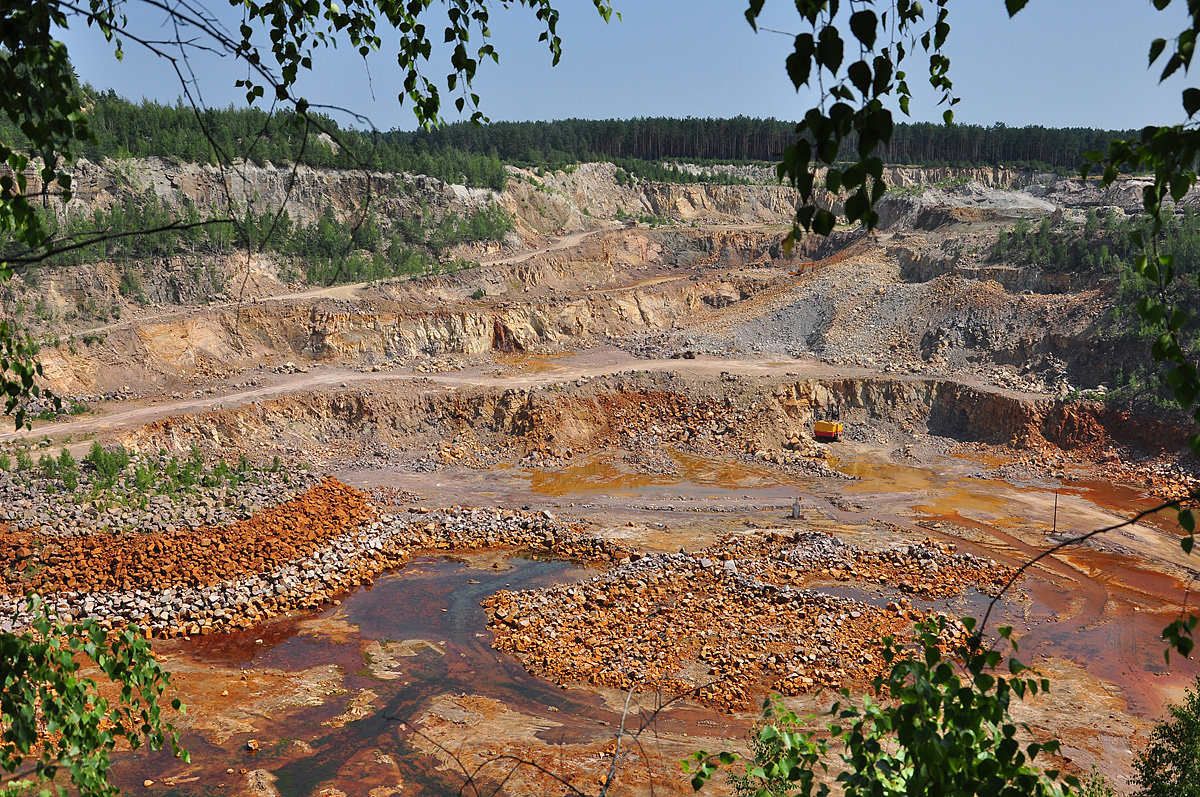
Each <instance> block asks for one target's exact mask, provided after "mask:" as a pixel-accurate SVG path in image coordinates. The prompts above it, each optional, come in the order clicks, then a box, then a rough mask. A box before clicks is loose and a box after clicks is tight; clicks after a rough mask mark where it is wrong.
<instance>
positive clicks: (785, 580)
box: [484, 532, 1014, 711]
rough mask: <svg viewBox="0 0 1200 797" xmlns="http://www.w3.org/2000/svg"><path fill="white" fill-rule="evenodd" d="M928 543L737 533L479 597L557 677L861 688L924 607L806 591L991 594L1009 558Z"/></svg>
mask: <svg viewBox="0 0 1200 797" xmlns="http://www.w3.org/2000/svg"><path fill="white" fill-rule="evenodd" d="M949 548H950V546H938V545H936V544H933V543H931V542H929V541H926V542H925V543H923V544H922V545H911V546H907V547H904V548H899V549H894V550H889V551H881V552H873V551H866V550H862V549H858V548H855V547H853V546H850V545H847V544H845V543H843V542H841V541H840V540H838V539H836V538H834V537H830V536H829V535H825V534H820V533H813V532H799V533H795V534H791V533H788V534H781V533H768V534H766V535H764V536H757V535H756V536H750V535H739V536H738V537H736V538H732V537H731V538H729V539H726V540H723V541H722V542H720V543H718V545H716V546H714V547H713V548H710V549H706V550H705V551H702V552H699V553H696V554H687V553H677V554H656V555H652V556H647V557H638V558H636V559H635V558H631V560H630V561H629V562H628V563H623V564H620V565H619V566H618V567H616V568H615V569H614V570H612V571H610V572H608V573H606V574H604V575H601V576H597V577H596V578H594V579H592V580H591V581H588V582H585V583H583V584H577V585H571V586H555V587H551V588H549V589H545V590H538V591H526V592H515V593H514V592H502V593H498V594H497V595H494V596H492V597H491V598H489V599H488V600H487V601H485V602H484V606H485V607H486V608H487V610H488V612H489V615H490V627H491V628H492V630H493V632H494V633H495V637H496V638H495V643H494V644H495V646H496V647H497V648H499V649H500V650H505V651H509V652H511V653H513V654H515V655H516V656H518V657H519V658H520V659H521V661H522V662H524V663H525V665H526V666H527V667H529V668H530V669H531V670H533V671H534V672H536V673H537V674H539V675H542V676H545V677H547V678H550V679H552V680H554V681H555V682H557V683H559V684H560V685H562V686H564V687H566V686H569V685H574V684H580V685H582V684H589V685H594V686H604V687H611V688H615V689H622V690H626V689H629V688H631V687H633V686H635V685H638V684H645V683H654V684H656V685H657V686H659V687H660V688H661V689H663V690H664V691H665V692H667V693H674V694H684V693H689V692H690V693H693V694H694V695H695V696H696V697H697V699H699V700H700V701H701V702H703V703H706V704H708V705H711V706H714V707H717V708H720V709H724V710H730V711H732V710H739V709H746V708H749V707H751V706H752V705H753V704H754V702H755V701H756V700H757V699H759V698H760V697H761V696H762V694H764V693H765V692H766V691H767V690H773V691H777V692H781V693H783V694H787V695H794V694H800V693H803V692H808V691H811V690H814V689H819V688H822V687H832V688H841V687H850V686H859V687H861V686H863V685H864V684H866V683H869V682H870V681H871V679H872V678H873V677H874V676H876V675H878V674H880V673H882V672H883V670H884V668H885V666H886V665H885V662H884V661H883V659H882V657H881V656H880V655H879V650H878V648H879V644H880V640H881V639H882V638H883V637H885V636H889V635H890V636H893V637H894V638H896V639H901V640H902V639H905V638H907V637H908V636H909V635H910V634H911V630H912V626H913V623H914V621H916V620H919V619H923V618H925V617H928V616H929V613H928V612H925V611H921V610H919V609H916V608H914V607H913V606H912V604H911V602H910V601H909V600H908V599H906V598H904V597H900V598H899V599H898V600H892V601H888V602H887V604H886V606H884V607H882V608H881V607H878V606H873V605H870V604H868V603H865V602H863V601H859V600H855V599H852V598H847V597H838V596H833V595H828V594H823V593H821V592H820V591H819V590H816V589H809V588H806V584H808V583H811V582H813V581H818V580H828V579H834V580H837V581H850V580H857V581H861V582H866V583H873V584H884V585H887V586H890V587H894V588H896V589H897V590H899V591H902V592H911V593H914V594H919V595H925V596H938V597H944V596H949V595H956V594H961V593H962V592H964V591H965V590H967V589H970V588H975V589H979V590H981V591H984V592H993V593H994V592H995V591H996V590H998V588H999V586H1000V585H1002V584H1003V583H1004V582H1005V581H1007V579H1008V578H1009V577H1011V575H1012V574H1013V572H1014V571H1013V570H1012V568H1009V567H1006V566H1002V565H998V564H996V563H995V562H992V561H990V560H984V559H979V558H977V557H974V556H970V555H967V554H957V553H954V552H953V551H952V550H950V549H949Z"/></svg>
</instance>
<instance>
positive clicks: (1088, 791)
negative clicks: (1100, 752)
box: [1075, 764, 1121, 797]
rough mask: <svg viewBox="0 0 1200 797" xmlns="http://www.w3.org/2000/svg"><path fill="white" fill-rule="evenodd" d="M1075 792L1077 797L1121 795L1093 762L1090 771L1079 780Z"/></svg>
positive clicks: (1113, 796) (1118, 796)
mask: <svg viewBox="0 0 1200 797" xmlns="http://www.w3.org/2000/svg"><path fill="white" fill-rule="evenodd" d="M1075 794H1077V795H1079V797H1121V795H1120V794H1119V793H1118V792H1117V790H1116V789H1114V788H1113V786H1112V784H1111V783H1109V782H1108V778H1106V777H1104V776H1103V775H1101V774H1100V773H1099V772H1098V771H1097V770H1096V765H1095V764H1092V771H1091V772H1090V773H1089V774H1088V775H1087V776H1085V777H1084V778H1083V779H1082V780H1081V781H1080V782H1079V788H1078V789H1076V790H1075Z"/></svg>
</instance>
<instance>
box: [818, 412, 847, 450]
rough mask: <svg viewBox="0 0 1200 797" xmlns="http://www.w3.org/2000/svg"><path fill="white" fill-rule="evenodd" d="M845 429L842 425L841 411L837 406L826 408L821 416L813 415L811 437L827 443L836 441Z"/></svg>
mask: <svg viewBox="0 0 1200 797" xmlns="http://www.w3.org/2000/svg"><path fill="white" fill-rule="evenodd" d="M843 431H845V426H843V425H842V411H841V410H840V409H838V408H837V407H833V408H831V409H827V410H826V411H825V416H824V417H823V418H818V417H815V416H814V420H813V437H815V438H817V439H818V440H823V441H825V442H828V443H836V442H837V441H838V439H839V438H840V437H841V436H842V432H843Z"/></svg>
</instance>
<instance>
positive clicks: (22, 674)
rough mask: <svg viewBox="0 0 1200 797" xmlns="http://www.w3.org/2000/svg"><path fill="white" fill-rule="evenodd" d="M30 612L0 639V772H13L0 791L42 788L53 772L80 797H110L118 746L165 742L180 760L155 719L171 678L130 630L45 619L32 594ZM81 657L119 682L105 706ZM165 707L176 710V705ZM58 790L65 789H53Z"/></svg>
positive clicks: (167, 729) (171, 736)
mask: <svg viewBox="0 0 1200 797" xmlns="http://www.w3.org/2000/svg"><path fill="white" fill-rule="evenodd" d="M29 608H30V611H31V612H32V613H33V617H34V619H33V622H32V624H31V628H30V630H29V631H27V632H25V633H23V634H19V635H18V634H12V633H0V679H2V682H0V686H2V687H3V688H0V729H2V732H0V740H2V741H3V744H0V769H3V770H4V771H6V772H14V771H16V770H17V769H18V767H21V768H22V772H21V774H20V775H19V776H17V778H16V779H14V780H9V781H7V782H5V783H4V784H3V786H2V787H0V795H4V797H8V796H9V795H12V797H16V795H24V794H30V793H34V792H36V791H37V790H39V789H46V788H48V787H50V786H51V785H52V784H54V782H55V779H56V777H57V776H58V775H59V773H60V772H61V773H64V774H65V775H66V776H67V777H68V779H69V780H70V783H71V784H72V786H73V787H74V788H75V789H76V790H77V791H78V792H79V793H80V794H86V795H90V796H92V797H115V795H117V794H118V793H119V790H118V789H117V788H116V787H115V786H112V785H111V784H109V782H108V770H109V753H111V752H112V750H113V749H114V747H115V746H116V744H117V742H118V741H120V742H122V743H127V744H129V746H131V747H133V748H135V749H136V748H138V747H140V746H141V745H142V744H143V743H145V744H146V745H147V746H149V747H150V748H151V749H153V750H158V749H161V748H162V747H164V746H169V747H170V748H171V749H172V751H173V752H174V753H175V754H176V755H178V756H180V757H181V758H183V759H184V760H185V761H186V760H188V755H187V753H186V751H184V750H182V749H180V748H179V745H178V737H177V735H176V734H175V733H174V731H173V730H172V728H171V725H170V723H167V722H165V721H164V720H163V717H162V710H163V706H162V705H161V701H162V700H163V698H164V695H165V693H166V690H167V688H168V687H169V686H170V675H169V674H168V673H167V672H166V671H165V670H163V669H162V667H161V666H160V665H159V664H158V662H157V661H156V660H155V658H154V654H153V653H152V651H151V649H150V644H149V643H148V642H147V641H146V640H145V639H144V638H142V636H141V634H139V633H138V630H137V628H136V627H135V626H130V627H129V628H127V629H125V630H123V631H120V632H118V633H117V634H115V635H114V636H113V637H112V638H109V636H108V632H106V631H105V629H103V628H101V627H100V626H99V625H97V624H96V623H95V622H94V621H92V620H85V621H84V622H82V623H63V622H60V621H59V620H56V619H53V618H51V617H50V615H49V613H48V611H47V609H46V606H45V605H44V604H43V603H41V602H40V601H39V600H38V599H37V598H36V597H33V598H31V600H30V606H29ZM85 660H86V661H90V662H92V663H94V664H95V666H96V667H98V668H99V669H100V670H101V671H102V672H103V673H104V676H105V677H106V678H108V679H109V680H111V681H113V682H114V683H117V684H120V700H119V701H118V702H117V703H115V704H110V703H109V701H108V700H106V699H105V698H104V697H102V696H101V694H100V691H99V689H98V687H97V684H96V682H95V681H94V680H92V679H91V678H86V677H83V676H82V675H81V674H80V669H81V666H82V662H83V661H85ZM171 706H172V707H173V708H174V709H175V710H177V711H183V705H182V704H181V703H180V702H179V700H178V699H173V700H172V701H171ZM57 789H58V792H59V793H60V794H64V795H65V794H66V793H67V791H66V789H65V787H63V786H62V785H61V784H59V785H57ZM42 793H43V794H45V793H47V792H45V791H43V792H42Z"/></svg>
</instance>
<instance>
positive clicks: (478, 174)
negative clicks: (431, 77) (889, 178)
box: [0, 85, 1132, 190]
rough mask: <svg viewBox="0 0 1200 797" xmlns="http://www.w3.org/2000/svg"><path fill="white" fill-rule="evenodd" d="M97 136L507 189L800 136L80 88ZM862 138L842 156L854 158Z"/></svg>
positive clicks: (1071, 152) (782, 124)
mask: <svg viewBox="0 0 1200 797" xmlns="http://www.w3.org/2000/svg"><path fill="white" fill-rule="evenodd" d="M80 93H81V104H82V105H83V107H84V108H85V109H86V110H87V114H88V119H89V123H90V126H91V129H92V133H93V136H94V139H93V140H92V141H90V142H84V143H82V144H81V145H80V147H79V153H80V154H82V155H84V156H85V157H87V158H89V159H91V160H94V161H98V160H101V159H103V158H121V157H129V156H134V157H147V156H160V157H169V158H176V159H178V160H182V161H193V162H199V163H205V162H208V163H212V162H216V161H217V160H218V159H220V158H231V157H232V158H244V159H246V160H249V161H252V162H255V163H259V164H262V163H266V162H268V161H270V162H274V163H293V162H296V161H299V162H301V163H304V164H307V165H309V166H314V167H325V168H343V169H351V168H363V167H365V168H369V169H372V170H377V171H389V172H400V171H406V172H410V173H414V174H427V175H430V176H432V177H436V178H438V179H441V180H444V181H446V182H452V183H463V184H466V185H472V186H480V187H487V188H492V189H494V190H502V189H503V188H504V185H505V183H506V181H507V175H506V173H505V171H504V164H505V163H511V164H516V165H521V166H528V167H539V168H544V169H545V168H548V169H561V168H564V167H567V166H569V165H571V164H575V163H581V162H591V161H600V160H609V161H613V162H615V163H616V164H617V165H618V166H619V167H621V168H622V169H624V170H625V171H626V172H627V173H629V174H632V175H635V176H638V177H641V178H642V179H647V180H662V181H670V182H696V181H704V182H741V180H739V179H738V178H735V177H731V176H728V175H723V174H720V173H717V174H705V175H696V174H692V173H689V172H687V171H682V170H679V169H672V168H671V167H669V166H664V165H663V161H672V160H683V161H707V162H717V163H746V162H775V161H778V160H779V158H780V156H781V154H782V152H783V150H784V148H786V147H787V146H788V145H789V144H790V143H791V142H792V141H793V140H794V138H795V125H794V123H792V122H786V121H781V120H778V119H752V118H749V117H745V116H738V117H735V118H732V119H692V118H688V119H673V118H640V119H626V120H619V119H608V120H590V119H563V120H559V121H554V122H494V123H491V124H487V125H481V126H476V125H472V124H470V123H467V122H461V123H457V124H452V125H446V126H444V127H441V128H438V129H435V130H417V131H401V130H393V131H390V132H386V133H381V134H378V135H372V134H369V133H366V132H363V131H359V130H354V129H347V128H343V127H341V126H339V125H338V124H337V123H336V122H335V121H334V120H333V119H331V118H328V117H324V116H319V115H316V116H314V118H315V119H317V120H318V121H319V122H320V126H321V127H323V128H325V129H326V130H327V131H329V133H330V134H331V136H329V135H324V134H323V133H321V131H320V130H318V129H316V128H315V127H311V126H306V124H305V120H304V119H303V117H301V116H299V115H297V114H294V113H289V112H278V113H275V114H267V113H266V112H264V111H262V110H259V109H255V108H239V109H234V108H224V109H218V108H210V109H207V110H204V111H200V112H199V113H197V112H196V111H195V110H194V109H193V108H192V107H191V106H190V105H188V104H186V103H184V102H183V101H182V100H180V101H178V102H176V104H174V105H163V104H160V103H155V102H150V101H145V100H143V101H142V102H137V103H135V102H130V101H129V100H126V99H124V98H122V97H119V96H118V95H117V94H116V93H115V92H113V91H111V90H109V91H97V90H96V89H93V88H92V87H90V86H86V85H85V86H82V87H81V88H80ZM1131 134H1132V131H1112V130H1092V129H1090V128H1050V127H1040V126H1028V127H1008V126H1006V125H1004V124H1001V123H997V124H994V125H989V126H981V125H954V126H953V127H946V126H945V125H942V124H933V123H911V124H910V123H901V124H898V125H897V126H896V128H895V132H894V133H893V136H892V143H891V145H890V146H889V147H888V149H887V150H886V151H883V152H881V153H880V155H881V157H883V159H884V160H885V161H887V162H888V163H893V164H900V165H918V166H954V167H977V166H1000V165H1003V166H1009V167H1029V168H1041V169H1049V170H1056V171H1068V170H1072V171H1073V170H1074V169H1076V168H1077V167H1078V166H1079V164H1080V162H1081V157H1080V156H1081V154H1082V153H1083V152H1086V151H1089V150H1105V149H1107V146H1108V142H1109V141H1110V140H1111V139H1112V138H1114V137H1128V136H1130V135H1131ZM0 140H3V141H5V142H8V143H11V144H15V145H16V146H18V147H20V146H23V145H24V144H25V143H26V140H25V137H24V135H23V134H22V133H21V132H20V130H18V129H17V128H16V127H15V126H13V125H12V123H11V122H9V121H8V120H7V118H6V117H3V118H0ZM854 147H855V142H853V141H850V140H848V141H847V142H846V143H845V147H844V151H843V152H842V153H841V156H842V157H843V158H845V159H849V158H851V157H852V156H853V152H854Z"/></svg>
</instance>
